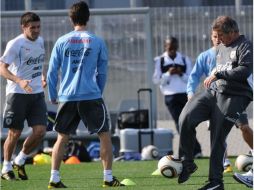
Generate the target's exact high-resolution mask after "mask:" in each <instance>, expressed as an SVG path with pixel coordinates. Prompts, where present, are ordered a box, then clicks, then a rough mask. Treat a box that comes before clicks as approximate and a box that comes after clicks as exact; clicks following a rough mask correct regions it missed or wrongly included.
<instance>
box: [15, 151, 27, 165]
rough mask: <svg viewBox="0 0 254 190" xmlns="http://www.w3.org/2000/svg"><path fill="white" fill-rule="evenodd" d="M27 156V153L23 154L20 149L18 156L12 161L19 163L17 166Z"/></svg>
mask: <svg viewBox="0 0 254 190" xmlns="http://www.w3.org/2000/svg"><path fill="white" fill-rule="evenodd" d="M27 157H28V155H27V154H25V153H24V152H22V151H20V152H19V154H18V156H17V157H16V158H15V160H14V163H15V164H17V165H19V166H22V165H24V164H25V162H26V159H27Z"/></svg>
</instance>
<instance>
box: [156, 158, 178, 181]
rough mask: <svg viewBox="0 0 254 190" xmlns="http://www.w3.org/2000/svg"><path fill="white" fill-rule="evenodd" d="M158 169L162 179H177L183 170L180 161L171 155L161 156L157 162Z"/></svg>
mask: <svg viewBox="0 0 254 190" xmlns="http://www.w3.org/2000/svg"><path fill="white" fill-rule="evenodd" d="M158 169H159V170H160V172H161V175H163V176H164V177H168V178H174V177H177V176H178V175H179V174H180V173H181V172H182V170H183V164H182V160H181V159H176V158H174V156H173V155H167V156H163V157H162V158H161V159H160V160H159V162H158Z"/></svg>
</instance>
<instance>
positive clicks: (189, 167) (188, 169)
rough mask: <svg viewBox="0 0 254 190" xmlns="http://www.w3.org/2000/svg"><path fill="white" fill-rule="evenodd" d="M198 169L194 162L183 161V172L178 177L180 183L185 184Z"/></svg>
mask: <svg viewBox="0 0 254 190" xmlns="http://www.w3.org/2000/svg"><path fill="white" fill-rule="evenodd" d="M197 169H198V167H197V165H196V164H195V163H194V162H186V161H183V170H182V172H181V173H180V175H179V177H178V183H184V182H185V181H187V180H188V179H189V177H190V175H191V174H192V173H194V172H195V171H196V170H197Z"/></svg>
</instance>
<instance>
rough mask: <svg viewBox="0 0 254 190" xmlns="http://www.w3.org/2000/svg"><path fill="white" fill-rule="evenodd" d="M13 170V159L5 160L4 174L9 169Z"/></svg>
mask: <svg viewBox="0 0 254 190" xmlns="http://www.w3.org/2000/svg"><path fill="white" fill-rule="evenodd" d="M11 170H13V168H12V164H11V161H6V160H4V162H3V168H2V174H4V173H7V172H8V171H11Z"/></svg>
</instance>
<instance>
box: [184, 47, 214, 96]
mask: <svg viewBox="0 0 254 190" xmlns="http://www.w3.org/2000/svg"><path fill="white" fill-rule="evenodd" d="M215 65H216V51H215V48H210V49H208V50H206V51H204V52H202V53H201V54H200V55H199V56H198V58H197V60H196V63H195V65H194V67H193V69H192V71H191V74H190V76H189V79H188V83H187V94H191V95H193V94H194V93H195V91H196V89H197V86H198V84H199V83H200V79H201V77H202V76H203V75H205V76H206V77H207V76H209V75H210V74H211V72H212V70H213V69H214V68H215Z"/></svg>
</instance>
